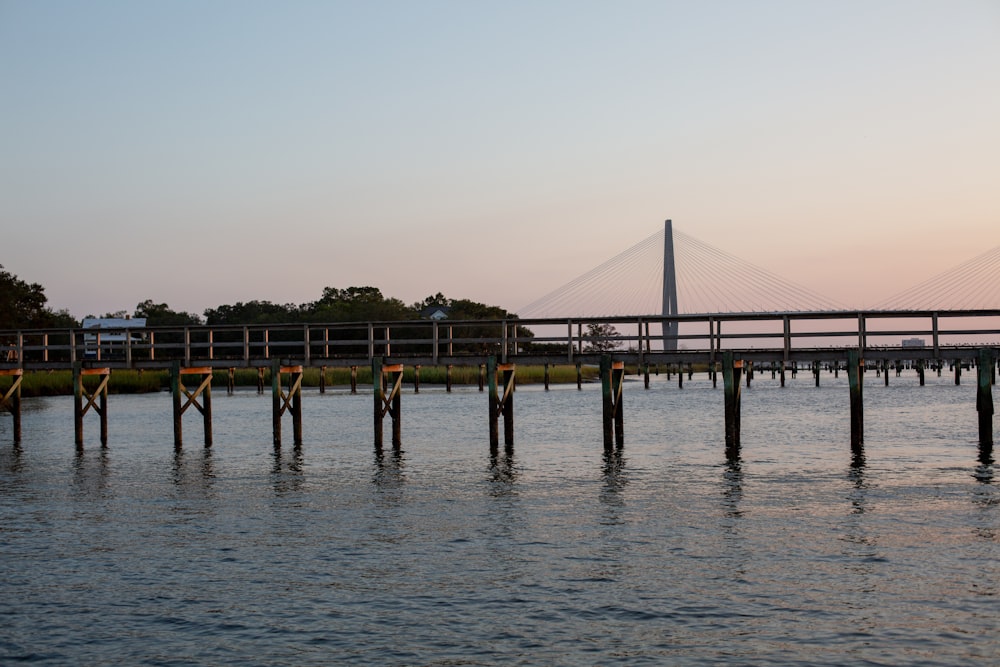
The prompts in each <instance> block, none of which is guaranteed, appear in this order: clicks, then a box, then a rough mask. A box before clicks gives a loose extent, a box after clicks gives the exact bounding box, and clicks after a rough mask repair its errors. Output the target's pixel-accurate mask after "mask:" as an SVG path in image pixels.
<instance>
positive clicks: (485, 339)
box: [0, 310, 1000, 370]
mask: <svg viewBox="0 0 1000 667" xmlns="http://www.w3.org/2000/svg"><path fill="white" fill-rule="evenodd" d="M673 323H675V324H676V325H677V326H675V327H671V326H668V325H670V324H673ZM664 331H673V332H676V333H674V334H671V335H666V336H665V335H664V333H663V332H664ZM983 346H987V347H998V346H1000V310H948V311H946V310H935V311H811V312H744V313H704V314H690V315H677V316H672V317H663V316H659V315H648V316H628V317H602V318H545V319H530V320H521V319H505V320H462V321H459V320H443V321H428V320H407V321H394V322H337V323H310V324H267V325H264V324H257V325H248V326H238V325H237V326H234V325H198V326H164V327H129V326H125V327H117V328H101V329H94V328H91V329H36V330H31V329H24V330H6V331H0V368H20V369H24V370H50V369H68V368H72V367H73V365H74V364H75V363H76V362H83V364H84V365H94V366H101V367H107V368H169V367H171V366H172V365H173V364H174V362H180V363H182V364H184V365H185V366H204V367H213V368H227V367H229V368H232V367H249V368H263V367H269V366H270V365H271V364H272V361H273V360H276V359H280V360H285V361H288V362H291V363H296V364H300V365H304V366H313V367H322V366H334V367H336V366H352V365H353V366H357V365H366V364H369V363H371V361H372V359H374V358H376V357H378V358H392V359H398V360H400V361H406V362H408V363H410V364H424V365H445V364H455V365H460V364H482V363H485V362H486V359H488V358H489V357H490V356H495V357H497V358H498V359H499V360H501V362H503V363H507V362H514V361H517V362H519V363H548V364H560V363H568V364H573V363H595V364H596V363H599V361H600V358H601V356H602V355H604V354H609V353H610V354H613V355H614V356H615V358H616V359H620V360H623V361H625V362H627V363H667V364H670V363H716V362H718V361H719V360H720V359H721V353H722V352H723V351H725V350H737V351H739V352H740V356H741V357H742V358H744V359H747V360H752V361H757V362H761V361H763V362H767V361H773V362H778V361H783V362H803V361H810V362H811V361H817V360H819V361H825V360H839V359H846V352H845V350H847V349H857V350H860V351H861V353H862V355H863V356H864V357H865V358H868V357H872V358H875V357H877V358H879V359H885V360H917V359H924V360H936V359H947V360H957V359H965V358H969V359H971V358H972V357H974V356H975V350H976V349H978V348H980V347H983Z"/></svg>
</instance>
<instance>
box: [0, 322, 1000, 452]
mask: <svg viewBox="0 0 1000 667" xmlns="http://www.w3.org/2000/svg"><path fill="white" fill-rule="evenodd" d="M590 324H597V325H600V326H599V327H596V329H598V330H602V331H608V332H609V333H608V334H607V335H601V336H594V335H591V334H589V333H585V331H590V330H592V329H594V328H592V327H588V325H590ZM102 335H104V340H103V341H102ZM668 339H669V340H668ZM903 342H905V343H906V344H905V345H904V344H902V343H903ZM0 345H2V346H3V347H4V349H5V350H6V354H5V355H4V357H3V361H0V410H2V411H6V412H10V413H11V414H12V415H13V419H14V440H15V442H17V441H19V440H20V439H21V435H22V419H21V390H22V380H23V377H24V375H25V373H31V372H33V371H50V370H61V369H70V370H72V371H73V387H74V393H75V397H76V402H75V410H74V420H75V431H76V443H77V446H82V445H83V417H84V415H85V414H87V413H88V412H89V411H91V410H92V411H93V412H95V413H96V414H97V415H98V416H99V417H100V419H101V442H102V444H105V445H106V444H107V420H108V398H107V387H108V380H109V377H110V375H111V374H112V373H114V372H115V371H117V370H122V369H137V370H140V371H144V370H153V369H165V370H169V371H170V373H171V394H172V398H173V403H174V442H175V445H176V446H177V447H180V446H181V443H182V418H183V414H184V413H185V412H186V411H187V410H188V409H189V408H191V407H194V408H195V409H196V410H197V411H198V412H200V413H201V415H202V418H203V423H204V441H205V445H206V446H211V444H212V405H211V383H212V377H213V373H214V371H216V370H225V371H228V377H229V381H228V386H227V389H228V390H229V391H232V389H233V373H234V369H236V368H250V369H255V370H256V371H257V374H258V391H259V392H261V393H263V391H264V377H265V373H266V372H267V371H268V370H270V373H271V380H272V397H273V401H272V403H273V408H272V410H273V434H274V444H275V446H276V447H278V446H280V445H281V424H282V417H283V416H284V415H285V414H290V415H291V417H292V421H293V440H294V442H295V444H296V446H299V445H301V443H302V440H303V438H302V411H301V410H302V408H301V388H302V375H303V369H304V368H319V369H321V380H320V391H324V390H325V384H326V374H327V370H328V369H330V368H348V369H350V371H351V391H352V393H356V392H357V369H358V367H359V366H368V367H370V368H371V369H372V377H373V382H372V385H373V394H374V396H373V400H374V421H373V435H374V441H375V444H376V446H377V447H381V445H382V438H383V428H382V423H383V420H384V418H385V416H386V415H388V416H389V417H390V418H391V419H392V442H393V445H394V446H396V447H398V446H399V443H400V441H401V439H402V410H403V408H402V403H401V398H400V393H401V389H402V378H403V372H404V368H405V367H406V366H409V367H410V368H412V369H413V371H414V375H413V377H414V391H415V392H419V390H420V370H421V368H425V367H428V366H436V367H444V368H445V369H446V376H445V377H446V387H447V390H449V391H450V390H451V384H452V382H451V381H452V369H453V368H454V367H455V366H468V367H473V368H475V367H478V368H479V371H480V375H479V388H480V390H482V389H483V386H484V384H485V382H484V381H487V380H488V386H489V402H488V407H487V409H486V410H485V412H486V413H487V414H488V419H489V441H490V446H491V447H494V448H495V447H496V446H497V445H498V443H499V419H500V417H501V416H502V417H503V421H504V442H505V443H506V444H507V445H508V446H511V445H512V444H513V440H514V407H513V406H514V392H515V367H516V365H521V366H525V365H538V366H543V367H544V369H545V385H546V388H548V383H549V368H550V367H551V366H556V365H569V366H575V368H576V371H577V386H578V387H580V386H581V383H582V374H581V368H582V367H583V366H584V365H592V366H598V367H600V369H601V381H602V414H603V423H604V443H605V446H606V447H612V446H613V445H617V446H619V447H620V446H622V444H623V441H624V415H623V403H622V398H623V391H622V378H623V376H624V373H625V368H626V366H629V367H634V368H635V369H637V370H636V372H640V373H642V374H643V375H644V378H645V383H644V386H645V387H647V388H648V386H649V379H648V378H649V369H650V367H651V366H652V367H653V368H654V369H655V372H656V373H657V374H658V373H659V372H660V370H661V369H664V370H665V371H666V372H667V376H668V378H669V377H670V373H672V372H676V373H677V384H678V388H679V389H683V386H684V374H685V373H687V374H688V377H689V378H690V377H691V374H692V373H693V372H694V369H695V368H696V367H697V368H700V369H705V370H707V372H708V373H709V374H710V376H711V377H712V380H713V387H714V386H715V378H716V377H717V373H718V372H719V371H720V370H721V372H722V375H723V385H724V391H723V397H722V400H721V401H720V408H721V409H722V410H723V411H724V414H725V432H724V438H725V443H726V451H727V452H728V453H729V454H730V456H738V455H739V447H740V398H741V395H740V387H741V385H742V382H743V381H744V378H745V382H746V383H747V386H748V387H749V386H750V383H751V381H752V379H753V376H754V371H755V369H757V370H760V371H761V372H764V371H766V370H768V369H770V370H771V373H772V377H774V376H775V375H776V374H778V373H779V372H780V381H781V386H785V373H786V370H789V369H790V370H791V373H792V377H795V375H796V373H797V371H798V369H799V368H808V369H811V370H812V373H813V376H814V381H815V384H816V386H819V382H820V374H821V369H822V368H823V367H826V368H830V369H832V371H833V373H834V374H835V375H836V374H837V373H839V371H840V370H841V369H844V370H845V371H846V372H847V374H848V379H849V386H850V395H849V398H848V400H847V401H846V403H847V404H848V405H849V418H850V424H851V447H852V449H855V450H857V449H859V448H860V447H861V445H862V443H863V440H864V410H863V403H864V401H863V378H864V374H865V372H866V371H870V372H874V373H875V374H876V376H879V375H881V376H882V377H883V380H884V382H885V383H886V384H888V383H889V369H890V367H892V368H895V369H896V370H897V374H898V373H899V370H900V369H901V368H902V367H903V366H904V365H906V366H910V367H912V368H914V369H915V370H916V371H917V373H918V377H919V378H920V383H921V385H923V379H924V372H925V369H927V368H930V369H932V370H936V371H937V373H938V374H939V375H940V374H941V372H942V369H943V368H945V367H947V368H949V369H950V370H952V371H953V373H954V378H955V383H956V384H958V383H960V382H961V380H962V369H963V367H966V368H975V369H976V371H977V378H976V379H977V387H978V389H977V399H976V407H977V411H978V415H979V434H980V443H981V446H982V447H983V448H984V450H986V449H988V450H989V451H991V449H992V443H993V428H992V426H993V414H994V409H993V398H992V389H991V387H992V384H994V383H995V381H996V379H995V378H996V364H997V359H998V357H1000V354H998V352H1000V310H975V311H969V310H962V311H958V310H956V311H819V312H782V313H708V314H693V315H674V316H670V317H663V316H657V315H654V316H636V317H610V318H566V319H553V318H547V319H533V320H518V319H507V320H474V321H448V320H445V321H440V322H439V321H424V320H419V321H402V322H363V323H329V324H295V325H254V326H231V325H226V326H187V327H128V328H119V329H105V330H101V331H99V332H94V331H93V330H87V331H84V330H82V329H71V330H66V329H60V330H57V329H49V330H18V331H0ZM91 376H96V377H97V378H98V386H97V389H96V390H93V391H90V390H88V389H87V388H86V387H85V385H84V382H83V378H85V377H91ZM191 376H196V378H197V387H196V388H195V389H193V390H190V389H188V388H187V387H186V386H185V383H184V378H185V377H191ZM7 378H9V379H7ZM285 379H287V381H288V384H287V389H286V385H285Z"/></svg>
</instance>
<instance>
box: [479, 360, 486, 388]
mask: <svg viewBox="0 0 1000 667" xmlns="http://www.w3.org/2000/svg"><path fill="white" fill-rule="evenodd" d="M485 384H486V364H479V391H483V388H484V386H485Z"/></svg>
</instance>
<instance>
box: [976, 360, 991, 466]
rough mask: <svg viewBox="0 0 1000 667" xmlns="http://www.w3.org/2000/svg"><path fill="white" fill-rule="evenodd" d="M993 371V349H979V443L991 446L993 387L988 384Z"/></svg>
mask: <svg viewBox="0 0 1000 667" xmlns="http://www.w3.org/2000/svg"><path fill="white" fill-rule="evenodd" d="M992 372H993V350H991V349H989V348H981V349H980V350H979V363H978V380H979V389H978V390H977V391H976V411H977V412H979V445H980V447H982V448H989V449H992V448H993V389H992V386H991V384H990V381H991V379H992V378H991V375H992Z"/></svg>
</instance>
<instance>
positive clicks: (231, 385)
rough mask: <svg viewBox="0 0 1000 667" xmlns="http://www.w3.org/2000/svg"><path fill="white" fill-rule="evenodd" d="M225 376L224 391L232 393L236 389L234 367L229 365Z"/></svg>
mask: <svg viewBox="0 0 1000 667" xmlns="http://www.w3.org/2000/svg"><path fill="white" fill-rule="evenodd" d="M226 376H227V378H226V393H227V394H232V393H233V392H234V391H236V369H235V368H233V367H232V366H230V367H229V372H228V373H227V374H226Z"/></svg>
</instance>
